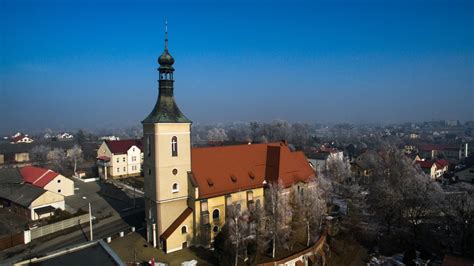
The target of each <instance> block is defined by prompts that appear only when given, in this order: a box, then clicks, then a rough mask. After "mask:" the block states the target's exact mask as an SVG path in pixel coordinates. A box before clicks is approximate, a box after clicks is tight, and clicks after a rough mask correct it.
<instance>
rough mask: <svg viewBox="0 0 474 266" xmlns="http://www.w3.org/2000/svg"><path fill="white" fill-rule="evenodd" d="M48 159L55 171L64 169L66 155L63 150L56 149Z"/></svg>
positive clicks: (50, 153)
mask: <svg viewBox="0 0 474 266" xmlns="http://www.w3.org/2000/svg"><path fill="white" fill-rule="evenodd" d="M48 159H49V161H50V162H51V164H52V165H53V167H54V170H56V171H60V170H62V169H63V166H64V163H65V161H66V153H65V152H64V150H63V149H60V148H55V149H53V150H51V151H50V152H49V154H48Z"/></svg>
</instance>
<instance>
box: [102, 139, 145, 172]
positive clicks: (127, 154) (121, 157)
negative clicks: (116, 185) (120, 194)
mask: <svg viewBox="0 0 474 266" xmlns="http://www.w3.org/2000/svg"><path fill="white" fill-rule="evenodd" d="M142 162H143V152H142V141H141V140H139V139H126V140H105V141H104V142H102V144H101V145H100V147H99V149H98V150H97V165H98V170H99V176H100V177H101V178H103V179H108V178H113V179H115V178H123V177H130V176H139V175H140V174H141V170H142V167H141V165H142Z"/></svg>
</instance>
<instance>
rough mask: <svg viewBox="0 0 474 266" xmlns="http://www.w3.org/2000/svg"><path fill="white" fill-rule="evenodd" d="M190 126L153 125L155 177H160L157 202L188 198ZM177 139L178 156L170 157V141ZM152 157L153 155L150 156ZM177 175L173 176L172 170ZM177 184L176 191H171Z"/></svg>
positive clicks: (157, 187) (157, 186)
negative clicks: (175, 171)
mask: <svg viewBox="0 0 474 266" xmlns="http://www.w3.org/2000/svg"><path fill="white" fill-rule="evenodd" d="M190 126H191V124H188V123H183V124H166V123H165V124H163V123H160V124H155V140H156V141H155V143H154V148H155V150H156V151H157V153H156V154H157V155H158V156H156V157H157V158H154V160H155V165H156V169H155V171H156V176H158V177H160V182H159V184H158V183H157V184H156V189H157V191H158V195H157V196H158V198H157V200H158V201H162V200H167V199H171V198H181V197H187V196H188V172H189V171H191V160H190V159H191V154H190V153H191V139H190ZM174 136H176V138H177V139H178V156H176V157H173V156H171V141H172V138H173V137H174ZM152 156H153V155H152ZM174 169H176V170H177V174H176V175H174V174H173V170H174ZM175 183H176V184H178V191H173V189H172V187H173V184H175Z"/></svg>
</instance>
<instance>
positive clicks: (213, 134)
mask: <svg viewBox="0 0 474 266" xmlns="http://www.w3.org/2000/svg"><path fill="white" fill-rule="evenodd" d="M207 140H208V141H224V140H227V134H226V133H225V130H224V129H223V128H212V129H210V130H208V131H207Z"/></svg>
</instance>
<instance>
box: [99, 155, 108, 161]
mask: <svg viewBox="0 0 474 266" xmlns="http://www.w3.org/2000/svg"><path fill="white" fill-rule="evenodd" d="M97 160H101V161H105V162H108V161H110V157H108V156H99V157H97Z"/></svg>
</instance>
